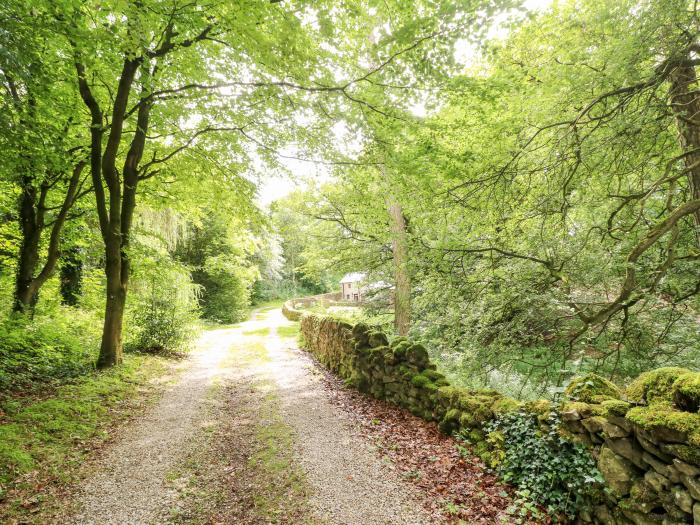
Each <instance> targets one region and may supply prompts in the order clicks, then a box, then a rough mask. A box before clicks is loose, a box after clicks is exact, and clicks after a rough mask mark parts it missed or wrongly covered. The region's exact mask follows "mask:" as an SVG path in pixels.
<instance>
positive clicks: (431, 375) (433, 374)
mask: <svg viewBox="0 0 700 525" xmlns="http://www.w3.org/2000/svg"><path fill="white" fill-rule="evenodd" d="M423 375H424V376H425V377H427V378H428V379H430V380H431V381H438V380H440V379H445V376H444V375H443V374H441V373H440V372H438V371H436V370H424V371H423Z"/></svg>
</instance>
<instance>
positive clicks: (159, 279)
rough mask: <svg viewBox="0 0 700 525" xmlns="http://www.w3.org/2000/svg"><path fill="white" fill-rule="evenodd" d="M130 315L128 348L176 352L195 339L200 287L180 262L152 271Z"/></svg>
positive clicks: (142, 285)
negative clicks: (194, 282)
mask: <svg viewBox="0 0 700 525" xmlns="http://www.w3.org/2000/svg"><path fill="white" fill-rule="evenodd" d="M139 285H140V286H139V288H140V289H139V290H138V292H139V293H137V294H135V302H136V305H135V307H134V309H133V312H132V314H131V315H130V327H131V329H130V337H129V341H128V344H127V348H129V349H130V350H136V351H141V352H149V353H175V352H179V351H182V350H184V349H185V347H186V345H187V344H188V343H189V342H190V341H191V340H192V338H193V336H194V334H195V330H194V325H195V321H196V320H197V312H198V308H197V287H196V285H194V284H193V283H192V281H191V279H190V274H189V272H188V271H187V270H186V269H185V268H184V267H181V266H179V265H171V266H170V267H167V266H165V267H164V268H163V269H162V271H160V272H155V271H149V272H148V273H147V274H146V277H145V278H143V277H142V278H141V282H140V283H139Z"/></svg>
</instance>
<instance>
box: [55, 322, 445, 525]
mask: <svg viewBox="0 0 700 525" xmlns="http://www.w3.org/2000/svg"><path fill="white" fill-rule="evenodd" d="M283 325H289V322H288V321H287V320H286V319H285V318H284V317H283V316H282V314H281V311H279V310H275V311H272V312H268V313H267V314H266V315H265V316H261V315H257V316H254V318H253V320H251V321H248V322H246V323H242V324H241V325H240V326H239V327H238V328H232V329H222V330H212V331H208V332H206V333H205V334H204V335H203V336H202V338H201V339H200V341H199V342H198V344H197V350H196V351H195V352H194V353H193V355H192V357H191V358H190V359H188V360H187V361H186V364H185V366H184V368H185V369H184V370H183V371H182V373H181V374H180V375H179V377H178V378H177V380H176V381H175V383H174V384H173V385H172V386H171V387H170V388H169V390H168V391H166V393H165V394H164V395H163V397H162V398H161V399H160V401H159V402H158V403H157V404H155V405H154V406H152V407H150V408H149V409H148V410H147V412H146V414H145V415H144V416H143V417H141V418H139V419H137V420H135V421H133V422H131V423H130V424H129V425H128V426H127V427H125V428H124V429H123V430H122V432H121V435H120V436H119V438H118V439H117V440H116V442H114V443H113V444H112V445H110V446H109V447H108V448H107V449H106V450H105V451H104V455H103V456H102V457H101V458H100V459H99V460H98V461H97V462H96V464H95V465H93V468H92V469H91V470H90V471H91V472H92V473H93V474H92V475H90V476H89V477H88V478H87V479H86V480H85V481H84V482H83V484H82V486H81V487H79V489H78V491H77V494H76V497H75V502H74V504H73V505H71V508H74V509H77V511H75V512H74V513H73V514H72V516H70V517H69V518H62V519H61V520H60V521H57V522H54V523H60V524H61V525H162V524H164V523H167V522H168V516H170V515H171V514H172V512H173V510H176V509H177V508H178V506H179V505H181V504H182V501H181V500H178V495H179V494H178V490H177V488H176V487H173V484H172V483H168V481H167V478H168V475H169V473H171V472H172V471H173V469H174V468H176V467H177V466H178V464H179V463H180V462H181V461H182V460H183V459H185V458H186V457H187V456H188V453H189V452H191V451H192V449H193V447H196V446H198V445H197V443H200V442H201V441H200V440H198V439H197V436H198V430H199V429H200V428H201V427H202V425H203V424H204V423H206V422H205V421H204V418H205V416H204V414H206V410H204V407H205V403H207V402H211V400H207V395H208V392H210V386H211V385H212V384H213V382H214V380H215V379H217V378H219V379H220V378H223V379H225V380H226V381H233V382H235V383H236V384H237V383H239V382H241V384H243V383H242V380H243V378H245V377H248V378H255V379H260V380H263V381H265V380H267V381H272V384H273V385H276V386H277V390H278V391H277V392H276V394H277V397H278V398H279V400H280V401H279V402H280V405H281V406H280V407H279V408H280V413H281V415H282V418H283V419H284V421H285V423H287V424H288V425H289V426H290V427H291V428H292V429H293V431H294V434H295V438H296V450H295V455H296V460H298V462H299V465H300V466H301V468H302V470H303V471H304V473H305V474H306V477H307V480H308V483H309V484H310V486H311V488H312V491H313V494H312V495H311V496H310V501H309V504H310V506H311V510H312V513H313V514H314V515H315V517H316V521H317V522H318V523H319V525H320V524H323V525H402V524H405V525H430V524H434V523H436V522H435V521H434V520H432V519H431V518H430V517H429V516H428V514H427V513H425V512H424V511H423V510H422V505H421V503H420V498H419V497H418V495H417V494H416V492H415V489H414V488H413V487H412V486H411V485H409V484H408V483H406V482H404V481H402V480H401V479H400V478H399V476H398V474H397V473H396V472H395V471H394V470H393V469H391V467H390V466H389V465H387V464H386V463H385V462H383V461H382V460H381V459H380V458H379V456H378V455H377V454H376V452H375V451H374V450H372V446H371V444H370V443H369V442H368V441H367V439H366V438H364V437H362V436H361V435H359V434H358V433H357V432H356V431H355V430H353V427H352V424H351V423H350V421H349V420H348V418H347V416H346V415H345V414H344V413H343V412H342V410H340V409H339V408H337V407H335V406H334V405H332V404H331V403H330V401H329V400H328V398H327V394H326V393H325V392H324V390H323V386H322V383H321V381H320V379H319V376H318V373H317V372H316V373H314V372H315V369H314V365H313V363H312V361H311V360H310V359H309V358H308V357H307V356H306V354H304V353H303V352H301V351H299V350H296V349H295V348H294V347H293V346H292V341H293V340H291V339H285V340H283V339H281V338H280V337H279V336H278V335H277V328H278V327H279V326H283ZM265 327H269V328H270V335H268V336H266V337H265V338H264V342H265V347H266V351H267V354H268V356H269V358H270V359H269V360H268V361H266V362H265V363H264V364H258V365H255V366H249V367H242V368H239V369H238V370H231V369H230V368H227V365H226V363H225V359H226V357H227V356H228V355H229V349H230V347H231V345H232V344H234V343H240V342H241V341H243V340H245V339H244V337H245V334H246V332H247V331H251V330H257V329H260V328H265ZM228 366H230V363H229V365H228ZM193 438H194V439H193ZM190 503H192V502H190ZM232 525H233V524H232Z"/></svg>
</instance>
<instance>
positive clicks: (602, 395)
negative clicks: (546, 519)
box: [285, 308, 700, 525]
mask: <svg viewBox="0 0 700 525" xmlns="http://www.w3.org/2000/svg"><path fill="white" fill-rule="evenodd" d="M285 315H287V317H288V318H290V319H293V318H294V317H297V318H299V319H300V322H301V333H302V335H303V338H304V341H305V344H306V349H307V350H308V351H310V352H311V353H313V354H314V355H315V356H316V358H317V359H318V360H319V361H320V362H321V363H322V364H323V365H324V366H326V367H327V368H328V369H330V370H331V371H333V372H334V373H336V374H338V375H339V376H340V377H341V378H343V379H344V380H345V381H346V383H347V384H349V385H352V386H353V387H355V388H358V389H359V390H361V391H362V392H365V393H368V394H370V395H372V396H374V397H377V398H379V399H385V400H387V401H389V402H391V403H394V404H396V405H399V406H402V407H404V408H406V409H408V410H410V411H411V412H412V413H413V414H416V415H418V416H420V417H422V418H424V419H426V420H429V421H435V422H436V423H437V424H438V426H439V428H440V430H441V431H442V432H444V433H446V434H452V433H454V432H459V433H460V435H462V436H465V437H466V438H467V439H468V440H469V441H470V442H471V443H472V444H473V446H474V452H475V453H476V454H478V455H479V456H480V457H481V458H482V459H484V461H486V462H487V463H488V464H490V465H495V464H496V463H497V462H498V461H499V458H502V457H503V450H502V441H503V440H502V439H500V440H499V436H498V435H497V433H496V432H492V433H490V434H489V433H487V432H486V431H485V430H484V427H485V425H486V424H487V423H489V422H490V421H493V420H494V418H497V417H499V416H500V415H503V414H506V413H509V412H513V411H518V410H525V411H526V412H529V413H531V414H532V415H533V417H534V418H536V420H537V421H539V424H540V426H541V428H542V429H543V430H546V429H547V424H548V420H549V416H550V414H551V412H552V411H555V412H557V413H558V415H559V416H560V418H561V421H562V427H561V429H560V431H561V433H562V435H563V436H564V437H566V438H567V439H571V440H575V441H578V442H581V443H584V444H585V445H586V446H587V447H588V448H589V449H590V451H591V453H592V454H593V456H594V457H596V458H597V461H598V466H599V468H600V470H601V472H602V473H603V475H604V477H605V478H606V481H607V484H608V486H609V488H610V493H609V494H607V495H606V496H605V497H603V498H602V499H601V502H600V504H599V506H598V507H596V508H595V509H594V510H593V512H590V513H586V514H585V515H582V516H581V519H582V520H583V521H584V522H589V523H590V522H592V523H600V524H604V525H630V524H643V525H646V524H651V523H659V524H663V523H667V524H682V523H688V524H692V523H693V519H694V518H693V515H695V516H696V518H695V519H696V523H700V414H699V413H698V408H699V406H700V374H699V373H697V372H691V371H690V370H687V369H684V368H660V369H658V370H653V371H650V372H646V373H644V374H642V375H640V376H639V378H637V379H636V380H635V381H633V382H632V383H631V384H630V385H629V386H628V388H627V389H626V390H625V392H624V393H623V392H621V391H620V389H619V388H618V387H617V386H616V385H614V384H613V383H611V382H610V381H608V380H607V379H605V378H603V377H600V376H598V375H595V374H587V375H585V376H582V377H579V378H575V379H574V380H572V381H571V383H570V384H569V385H568V387H567V389H566V391H565V396H564V399H563V400H562V402H561V403H560V404H558V405H553V404H552V403H551V402H550V401H547V400H537V401H531V402H527V403H521V402H519V401H517V400H515V399H512V398H509V397H507V396H504V395H502V394H500V393H499V392H496V391H494V390H469V389H464V388H459V387H455V386H451V385H450V384H449V382H448V381H447V379H446V378H445V376H444V375H442V374H441V373H439V372H437V371H436V367H435V365H434V364H432V363H431V362H430V359H429V358H428V352H427V351H426V349H425V348H424V347H423V346H422V345H420V344H418V343H414V342H412V341H410V340H408V339H406V338H396V339H394V340H393V341H391V342H390V343H389V341H388V339H387V337H386V336H385V335H384V334H383V333H381V332H380V331H378V330H377V329H376V328H373V327H370V326H367V325H365V324H356V325H354V326H351V325H349V324H347V323H344V322H342V321H339V320H337V319H333V318H330V317H323V316H318V315H311V314H302V313H301V312H299V311H294V309H293V308H291V309H290V308H286V310H285ZM501 437H502V436H501Z"/></svg>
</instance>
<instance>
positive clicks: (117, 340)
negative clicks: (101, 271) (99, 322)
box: [97, 258, 127, 368]
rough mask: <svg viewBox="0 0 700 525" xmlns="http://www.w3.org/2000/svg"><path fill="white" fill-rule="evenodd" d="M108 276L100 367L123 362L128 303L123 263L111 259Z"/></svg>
mask: <svg viewBox="0 0 700 525" xmlns="http://www.w3.org/2000/svg"><path fill="white" fill-rule="evenodd" d="M105 274H106V276H107V300H106V302H105V319H104V325H103V326H102V342H101V344H100V355H99V357H98V359H97V367H98V368H107V367H110V366H115V365H118V364H120V363H121V362H122V359H123V357H122V354H123V347H122V326H123V323H124V307H125V305H126V291H127V290H126V286H122V278H121V263H120V261H119V259H117V261H116V262H115V261H114V260H111V261H110V260H109V258H108V261H107V263H106V265H105Z"/></svg>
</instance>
